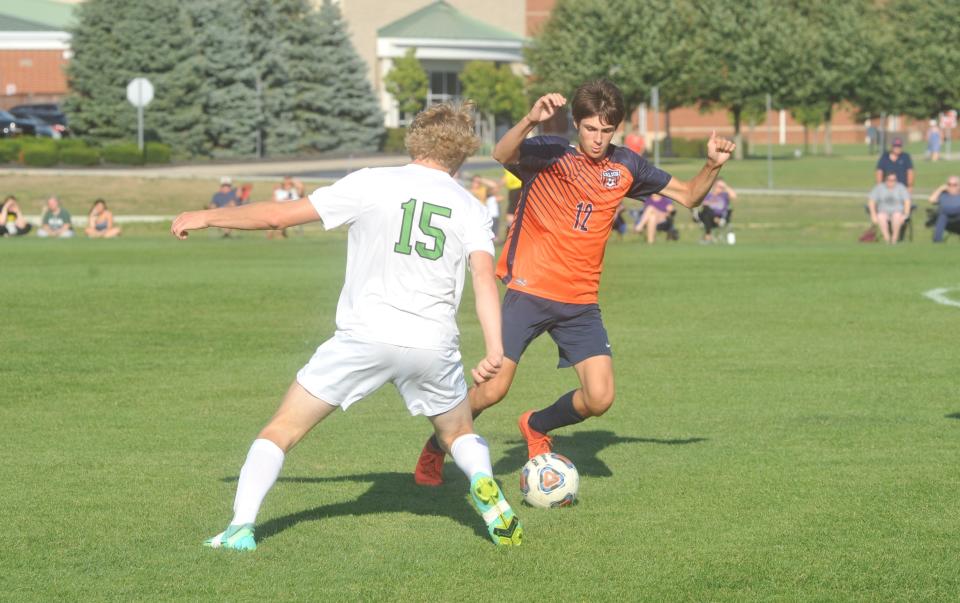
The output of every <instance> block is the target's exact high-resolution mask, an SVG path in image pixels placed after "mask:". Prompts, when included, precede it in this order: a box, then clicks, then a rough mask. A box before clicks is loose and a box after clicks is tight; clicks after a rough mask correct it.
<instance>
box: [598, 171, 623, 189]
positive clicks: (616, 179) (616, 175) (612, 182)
mask: <svg viewBox="0 0 960 603" xmlns="http://www.w3.org/2000/svg"><path fill="white" fill-rule="evenodd" d="M600 177H601V178H602V179H603V185H604V186H605V187H607V188H617V185H618V184H620V170H603V172H602V173H601V174H600Z"/></svg>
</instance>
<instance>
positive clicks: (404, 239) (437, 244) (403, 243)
mask: <svg viewBox="0 0 960 603" xmlns="http://www.w3.org/2000/svg"><path fill="white" fill-rule="evenodd" d="M400 207H401V208H402V209H403V224H402V226H401V227H400V240H398V241H397V243H396V245H394V246H393V250H394V251H395V252H397V253H402V254H404V255H410V253H411V252H412V251H413V250H416V252H417V255H419V256H420V257H422V258H424V259H426V260H437V259H440V258H441V257H442V256H443V245H444V243H446V241H447V235H446V233H444V232H443V229H441V228H439V227H437V226H434V225H433V224H432V223H431V220H433V218H434V216H440V217H443V218H449V217H450V216H451V214H452V213H453V210H451V209H450V208H449V207H443V206H442V205H434V204H433V203H423V207H422V208H421V210H420V223H419V228H420V232H421V233H423V234H424V235H426V236H427V237H429V238H432V239H433V247H432V248H430V247H427V245H426V243H424V242H422V241H418V242H417V244H416V245H412V246H411V245H410V235H411V231H412V230H413V218H414V214H415V213H416V211H417V200H416V199H410V200H409V201H406V202H404V203H401V204H400Z"/></svg>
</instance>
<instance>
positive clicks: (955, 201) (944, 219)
mask: <svg viewBox="0 0 960 603" xmlns="http://www.w3.org/2000/svg"><path fill="white" fill-rule="evenodd" d="M930 203H933V204H934V205H936V211H937V217H936V221H935V222H934V226H933V242H934V243H942V242H943V233H944V231H945V230H947V223H949V222H953V223H955V224H957V223H960V176H950V177H949V178H947V183H946V184H941V185H940V187H939V188H937V190H935V191H933V194H932V195H930ZM928 225H929V223H928ZM953 228H955V227H951V230H953ZM954 232H956V231H954Z"/></svg>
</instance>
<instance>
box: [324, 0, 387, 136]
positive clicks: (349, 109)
mask: <svg viewBox="0 0 960 603" xmlns="http://www.w3.org/2000/svg"><path fill="white" fill-rule="evenodd" d="M305 23H306V24H307V25H308V26H309V27H310V28H311V29H313V30H314V31H315V35H316V44H317V45H318V47H319V51H320V53H321V54H322V55H323V56H324V62H325V64H326V66H327V67H326V68H325V69H324V70H323V73H322V75H326V76H328V78H329V79H328V80H327V81H326V84H327V86H328V89H329V90H330V91H331V92H332V95H331V96H330V99H329V105H328V106H327V107H326V111H325V115H326V116H327V118H328V119H330V120H332V129H333V133H334V136H333V138H334V140H335V146H336V147H337V148H339V149H340V150H350V151H362V150H375V149H376V148H377V147H378V146H379V144H380V140H381V139H382V138H383V133H384V129H383V114H382V113H381V112H380V107H379V106H378V104H377V98H376V96H375V95H374V93H373V89H372V87H371V86H370V82H369V81H368V80H367V77H366V71H367V69H366V65H365V64H364V62H363V60H362V59H361V58H360V55H358V54H357V51H356V50H355V49H354V47H353V44H352V43H351V42H350V36H349V34H348V33H347V27H346V23H345V22H344V21H343V17H342V16H341V14H340V9H339V8H338V7H337V6H336V5H335V4H333V3H332V2H331V1H330V0H324V2H323V5H322V6H321V7H320V12H319V14H317V13H311V14H310V15H308V17H307V19H305ZM318 75H321V74H318ZM315 148H320V147H315ZM331 148H332V147H331Z"/></svg>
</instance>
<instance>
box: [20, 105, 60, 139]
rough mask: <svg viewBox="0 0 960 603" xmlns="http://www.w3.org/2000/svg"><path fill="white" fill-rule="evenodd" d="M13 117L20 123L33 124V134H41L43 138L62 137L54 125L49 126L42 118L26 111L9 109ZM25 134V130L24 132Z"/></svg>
mask: <svg viewBox="0 0 960 603" xmlns="http://www.w3.org/2000/svg"><path fill="white" fill-rule="evenodd" d="M10 113H11V114H12V115H13V116H14V118H16V120H17V123H19V124H21V125H29V126H33V129H34V131H35V134H36V135H37V136H42V137H44V138H62V137H63V135H62V134H61V133H60V131H59V130H57V129H56V128H55V127H54V126H51V125H50V124H48V123H47V122H45V121H43V120H42V119H39V118H36V117H32V116H30V115H28V114H26V113H20V112H15V111H11V112H10ZM24 134H26V132H24Z"/></svg>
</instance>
